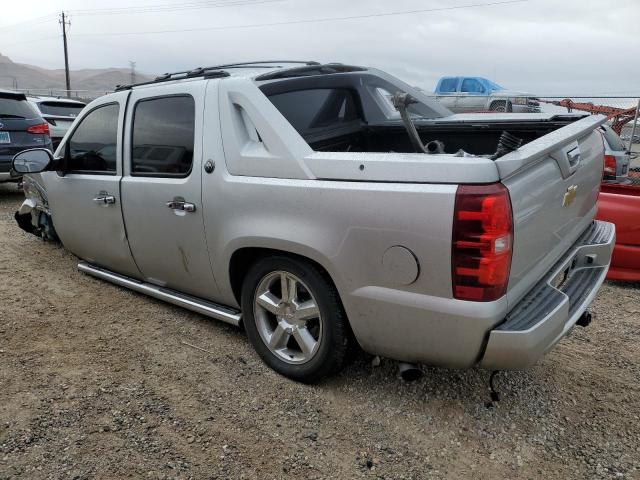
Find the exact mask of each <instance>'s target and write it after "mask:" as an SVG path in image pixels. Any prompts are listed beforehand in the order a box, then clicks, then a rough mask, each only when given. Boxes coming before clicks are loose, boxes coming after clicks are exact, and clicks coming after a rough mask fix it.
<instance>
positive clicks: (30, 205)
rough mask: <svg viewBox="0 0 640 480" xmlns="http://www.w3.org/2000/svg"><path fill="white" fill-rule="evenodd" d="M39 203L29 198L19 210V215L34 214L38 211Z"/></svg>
mask: <svg viewBox="0 0 640 480" xmlns="http://www.w3.org/2000/svg"><path fill="white" fill-rule="evenodd" d="M36 206H37V203H36V201H35V200H34V199H33V198H27V199H25V201H24V202H22V205H20V208H19V209H18V215H26V214H27V213H32V212H33V211H34V210H35V209H36Z"/></svg>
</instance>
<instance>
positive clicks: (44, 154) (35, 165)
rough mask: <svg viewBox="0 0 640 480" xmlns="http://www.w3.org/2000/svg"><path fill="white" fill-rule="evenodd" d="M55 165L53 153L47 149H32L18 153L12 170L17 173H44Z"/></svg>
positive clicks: (12, 163) (12, 164) (14, 158)
mask: <svg viewBox="0 0 640 480" xmlns="http://www.w3.org/2000/svg"><path fill="white" fill-rule="evenodd" d="M51 163H53V153H51V151H49V150H48V149H46V148H31V149H29V150H23V151H22V152H20V153H17V154H16V155H15V156H14V157H13V161H12V162H11V168H13V169H14V170H15V171H16V172H17V173H38V172H44V171H45V170H47V169H48V167H49V166H50V165H51Z"/></svg>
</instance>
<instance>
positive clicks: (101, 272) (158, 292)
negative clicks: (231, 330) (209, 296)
mask: <svg viewBox="0 0 640 480" xmlns="http://www.w3.org/2000/svg"><path fill="white" fill-rule="evenodd" d="M78 269H79V270H80V271H81V272H84V273H86V274H88V275H91V276H92V277H96V278H99V279H101V280H106V281H107V282H111V283H113V284H116V285H119V286H121V287H126V288H129V289H130V290H134V291H136V292H139V293H144V294H145V295H149V296H150V297H154V298H157V299H158V300H164V301H165V302H168V303H171V304H173V305H177V306H179V307H183V308H186V309H187V310H191V311H193V312H197V313H200V314H202V315H205V316H207V317H211V318H215V319H216V320H222V321H223V322H226V323H230V324H232V325H236V326H238V325H240V320H241V318H242V315H241V313H240V312H239V311H238V310H234V309H232V308H229V307H225V306H222V305H218V304H216V303H213V302H210V301H208V300H203V299H201V298H197V297H192V296H191V295H186V294H184V293H180V292H178V291H176V290H172V289H170V288H165V287H159V286H157V285H153V284H150V283H145V282H142V281H140V280H135V279H133V278H130V277H126V276H124V275H120V274H119V273H114V272H111V271H109V270H106V269H104V268H101V267H98V266H95V265H91V264H90V263H87V262H80V263H78Z"/></svg>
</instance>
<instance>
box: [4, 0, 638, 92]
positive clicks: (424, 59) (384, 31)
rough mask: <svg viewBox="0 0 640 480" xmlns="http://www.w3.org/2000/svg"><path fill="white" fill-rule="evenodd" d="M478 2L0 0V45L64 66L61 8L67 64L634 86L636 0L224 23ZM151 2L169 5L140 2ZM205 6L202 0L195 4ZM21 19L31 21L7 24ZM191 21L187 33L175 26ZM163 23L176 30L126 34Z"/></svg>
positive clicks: (541, 88) (552, 87)
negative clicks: (299, 67) (348, 67)
mask: <svg viewBox="0 0 640 480" xmlns="http://www.w3.org/2000/svg"><path fill="white" fill-rule="evenodd" d="M488 1H490V0H455V1H444V0H395V1H389V0H387V1H383V0H351V1H347V0H210V1H205V0H183V1H182V2H179V1H177V0H159V1H157V2H156V3H155V4H154V3H153V2H151V1H150V0H110V1H109V2H108V3H107V2H103V1H102V2H101V1H98V0H29V1H28V2H19V1H7V0H4V1H2V16H0V53H2V54H3V55H7V56H9V57H11V59H12V60H14V61H16V62H21V63H30V64H34V65H39V66H43V67H47V68H62V67H63V65H64V64H63V55H62V41H61V39H60V38H59V36H60V26H59V25H58V21H57V18H56V13H59V11H60V10H63V9H64V10H65V11H68V12H69V14H70V19H71V30H70V34H69V52H70V63H71V68H72V69H77V68H85V67H112V66H121V67H125V66H127V65H128V61H129V60H134V61H136V62H137V68H138V70H139V71H142V72H147V73H154V74H155V73H162V72H166V71H175V70H181V69H187V68H192V67H195V66H207V65H215V64H218V63H224V62H232V61H243V60H255V59H273V58H277V59H280V58H286V59H289V58H291V59H305V60H306V59H312V60H319V61H326V62H330V61H334V62H343V63H354V64H362V65H369V66H376V67H379V68H382V69H384V70H387V71H389V72H391V73H393V74H396V75H398V76H400V77H401V78H403V79H404V80H407V81H409V82H410V83H413V84H415V85H418V86H421V87H423V88H425V89H429V90H430V89H432V88H433V86H434V84H435V81H436V79H437V78H438V77H440V76H441V75H455V74H459V75H464V74H467V75H481V76H486V77H489V78H491V79H492V80H494V81H496V82H497V83H500V84H502V85H504V86H506V87H510V88H514V89H519V90H525V91H528V92H535V93H539V94H543V93H544V94H551V93H557V94H559V95H563V94H569V93H574V94H576V93H577V94H581V93H582V94H587V93H590V94H592V95H594V94H605V93H610V94H616V95H623V94H630V95H631V94H636V95H638V94H640V26H639V25H640V0H528V1H525V2H522V3H513V4H502V5H493V6H485V7H475V8H465V9H455V10H446V11H445V10H441V11H435V12H417V13H410V14H403V15H390V16H375V17H369V18H359V19H344V20H332V21H323V22H306V23H292V24H287V25H282V24H281V25H269V26H257V27H245V28H224V27H237V26H246V25H256V24H265V23H267V24H268V23H281V22H288V21H300V20H304V21H306V20H313V19H322V18H325V19H326V18H327V17H349V16H360V15H371V14H383V13H389V12H398V11H409V10H423V9H435V8H443V7H453V6H460V5H470V4H474V3H475V4H478V3H487V2H488ZM496 1H497V0H496ZM151 5H155V6H156V7H155V8H158V6H163V7H162V8H165V9H170V11H164V12H153V11H147V10H145V9H144V8H140V7H148V6H151ZM176 5H177V6H181V9H177V8H174V7H175V6H176ZM205 5H206V6H208V7H209V8H201V7H203V6H205ZM221 5H224V6H221ZM119 8H138V10H135V11H136V12H142V13H133V12H132V11H131V10H129V11H127V13H122V11H121V10H117V13H115V12H114V10H104V9H119ZM94 9H102V10H94ZM89 10H94V11H89ZM49 14H50V16H47V15H49ZM40 17H44V18H40ZM32 19H37V20H36V21H31V20H32ZM26 21H30V22H27V23H22V24H21V25H18V26H12V25H14V24H18V23H20V22H26ZM189 29H191V30H195V31H184V30H189ZM204 29H209V30H204ZM166 30H183V31H181V32H178V33H147V34H132V33H141V32H157V31H166ZM103 34H107V35H103Z"/></svg>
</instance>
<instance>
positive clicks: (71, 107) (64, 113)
mask: <svg viewBox="0 0 640 480" xmlns="http://www.w3.org/2000/svg"><path fill="white" fill-rule="evenodd" d="M38 107H39V108H40V111H41V112H42V113H44V114H45V115H55V116H57V117H70V118H75V117H77V116H78V114H79V113H80V112H81V111H82V109H83V108H84V105H76V104H73V103H64V102H40V103H39V104H38Z"/></svg>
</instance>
